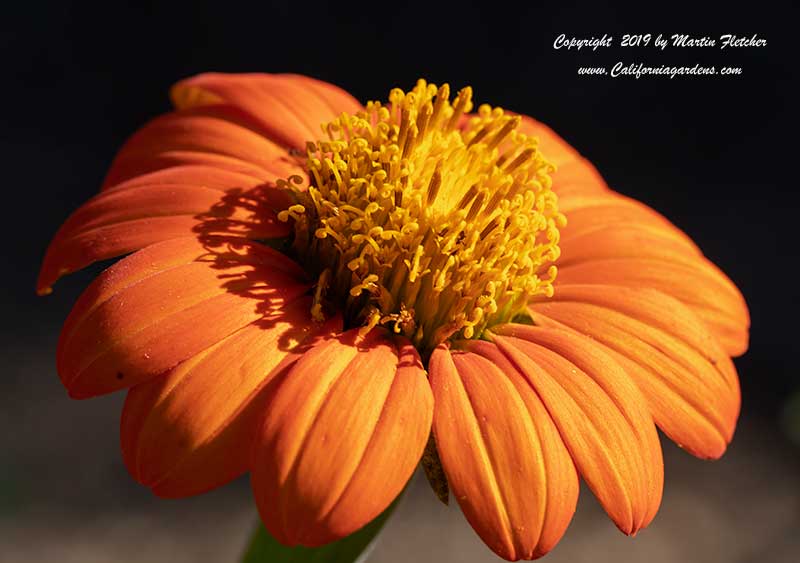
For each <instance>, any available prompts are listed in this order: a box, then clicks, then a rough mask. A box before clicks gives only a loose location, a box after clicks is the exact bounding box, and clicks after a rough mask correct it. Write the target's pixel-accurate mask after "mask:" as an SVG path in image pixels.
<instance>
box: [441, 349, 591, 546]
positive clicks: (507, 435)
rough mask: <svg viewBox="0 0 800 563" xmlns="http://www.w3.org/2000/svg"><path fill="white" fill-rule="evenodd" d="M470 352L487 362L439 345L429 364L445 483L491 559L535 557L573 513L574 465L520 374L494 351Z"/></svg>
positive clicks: (557, 535) (575, 492)
mask: <svg viewBox="0 0 800 563" xmlns="http://www.w3.org/2000/svg"><path fill="white" fill-rule="evenodd" d="M469 349H470V350H474V351H476V352H478V353H480V354H483V355H485V356H486V357H482V356H481V355H478V354H475V353H472V352H466V353H465V352H453V353H451V352H450V351H449V350H448V349H447V348H446V347H444V346H440V347H439V348H437V349H436V350H435V351H434V353H433V355H432V357H431V362H430V374H431V375H430V377H431V387H432V388H433V395H434V398H435V403H436V408H435V411H434V422H433V429H434V434H435V437H436V445H437V448H438V450H439V456H440V458H441V460H442V465H443V467H444V470H445V473H446V474H447V480H448V484H449V486H450V488H451V489H452V491H453V493H454V496H455V498H456V499H457V500H458V502H459V504H460V505H461V508H462V510H463V512H464V515H465V516H466V518H467V520H468V521H469V523H470V524H471V525H472V527H473V528H475V530H476V531H477V532H478V535H480V537H481V538H482V539H483V541H484V542H486V545H488V546H489V548H491V549H492V550H493V551H494V552H495V553H497V554H498V555H500V556H501V557H504V558H505V559H508V560H511V561H515V560H517V559H533V558H535V557H540V556H542V555H544V554H545V553H547V552H548V551H549V550H550V549H552V547H553V546H554V545H555V544H556V543H557V542H558V540H559V539H560V538H561V536H562V535H563V533H564V531H565V530H566V528H567V525H568V524H569V522H570V520H571V518H572V514H573V513H574V511H575V504H576V502H577V499H578V478H577V473H576V471H575V466H574V464H573V462H572V460H571V459H570V456H569V453H568V452H567V450H566V448H565V446H564V443H563V441H562V440H561V438H560V437H559V434H558V431H557V430H556V428H555V425H554V424H553V421H552V419H551V418H550V415H549V414H548V413H547V411H546V410H545V408H544V405H543V404H542V402H541V400H540V399H539V397H538V396H537V395H536V393H535V392H534V391H533V389H532V388H531V387H530V385H529V384H528V383H527V381H525V379H524V378H523V377H522V375H521V374H520V373H519V372H518V371H517V370H516V369H515V368H514V367H513V366H511V364H510V363H509V362H508V361H507V360H506V359H505V358H503V357H502V355H501V354H499V353H498V351H497V348H496V347H495V346H494V345H493V344H489V343H487V342H471V343H469ZM487 358H488V359H487Z"/></svg>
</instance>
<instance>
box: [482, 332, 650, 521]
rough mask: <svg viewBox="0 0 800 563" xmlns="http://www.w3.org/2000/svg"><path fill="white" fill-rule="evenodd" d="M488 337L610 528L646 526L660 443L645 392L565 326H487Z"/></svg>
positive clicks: (596, 346)
mask: <svg viewBox="0 0 800 563" xmlns="http://www.w3.org/2000/svg"><path fill="white" fill-rule="evenodd" d="M491 339H492V340H493V341H494V342H495V344H497V346H498V348H499V349H500V350H501V351H502V352H503V354H505V355H506V356H507V358H508V359H509V360H510V361H511V362H512V363H513V364H514V366H515V367H516V369H518V370H519V371H520V372H521V373H522V374H524V375H525V377H526V378H527V379H528V381H529V383H530V384H531V386H533V388H534V389H535V390H536V392H537V393H538V395H539V397H541V399H542V402H543V403H544V405H545V407H546V408H547V410H548V412H549V413H550V416H552V417H553V420H554V421H555V423H556V426H557V427H558V429H559V432H560V434H561V438H562V439H563V440H564V443H565V444H566V445H567V448H568V449H569V451H570V453H571V454H572V458H573V459H574V460H575V465H576V466H577V468H578V471H579V472H580V474H581V475H582V476H583V478H584V480H585V481H586V483H587V484H588V485H589V488H590V489H591V490H592V492H594V494H595V496H597V498H598V500H599V501H600V503H601V504H602V505H603V508H605V510H606V512H607V513H608V515H609V516H610V517H611V519H612V520H613V521H614V523H615V524H616V525H617V527H618V528H619V529H620V530H621V531H622V532H624V533H626V534H635V533H636V532H637V531H638V530H640V529H642V528H644V527H646V526H647V525H648V524H649V523H650V521H651V520H652V519H653V517H654V516H655V514H656V512H657V511H658V507H659V504H660V502H661V492H662V488H663V483H664V468H663V463H662V458H661V446H660V444H659V441H658V435H657V433H656V429H655V425H654V424H653V419H652V417H651V416H650V413H649V411H648V410H647V403H646V402H645V399H644V397H643V396H642V395H641V392H640V391H639V389H638V388H637V387H636V386H635V385H634V384H633V382H632V381H631V380H630V378H629V377H628V376H627V374H626V373H625V372H624V371H623V370H622V368H621V367H620V366H619V364H617V363H616V362H615V361H614V359H613V358H612V357H611V356H610V355H609V354H608V353H606V352H605V351H604V350H603V349H602V347H600V346H598V345H596V344H594V343H593V342H592V341H591V340H590V339H588V338H586V337H584V336H581V335H577V334H574V333H571V332H567V331H564V330H552V329H543V328H539V327H533V326H527V325H516V324H506V325H500V326H496V327H494V328H492V333H491Z"/></svg>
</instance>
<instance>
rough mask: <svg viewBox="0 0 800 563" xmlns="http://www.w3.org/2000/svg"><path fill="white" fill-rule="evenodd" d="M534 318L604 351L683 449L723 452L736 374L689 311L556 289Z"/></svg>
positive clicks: (661, 299)
mask: <svg viewBox="0 0 800 563" xmlns="http://www.w3.org/2000/svg"><path fill="white" fill-rule="evenodd" d="M531 311H532V314H533V316H534V319H535V320H536V322H537V324H548V323H549V324H553V322H555V323H558V324H559V325H561V326H565V327H569V328H571V329H573V330H576V331H578V332H581V333H583V334H586V335H588V336H590V337H592V338H593V339H594V340H595V341H596V342H598V343H600V344H602V345H603V346H605V347H606V349H607V350H608V351H609V353H610V354H611V355H612V356H614V357H615V359H616V360H617V362H618V363H619V364H620V365H622V366H623V368H624V369H625V371H626V372H627V373H628V374H629V376H630V377H631V378H632V379H633V380H634V381H635V383H636V384H637V386H638V387H639V388H640V389H641V391H642V393H643V394H644V395H645V397H646V398H647V401H648V403H649V405H650V410H651V412H652V413H653V417H654V419H655V421H656V423H657V424H658V426H659V427H660V428H661V429H662V430H663V431H664V432H665V433H666V434H667V436H669V437H670V438H671V439H672V440H674V441H675V442H677V443H678V444H680V445H681V446H682V447H683V448H685V449H686V450H688V451H689V452H691V453H692V454H694V455H696V456H698V457H703V458H718V457H719V456H721V455H722V454H723V453H724V452H725V448H726V447H727V444H728V443H730V441H731V438H732V437H733V431H734V429H735V427H736V419H737V417H738V414H739V405H740V393H739V381H738V377H737V375H736V369H735V368H734V366H733V363H732V362H731V361H730V359H729V358H728V355H727V354H726V352H725V350H724V349H723V348H722V347H721V346H720V345H719V344H718V342H717V339H716V338H715V337H714V335H713V334H712V333H711V332H710V331H709V330H708V329H707V327H706V326H705V325H704V324H703V323H702V322H701V321H700V320H699V319H698V318H697V317H696V316H695V314H694V313H693V312H692V311H691V310H690V309H689V308H688V307H686V306H685V305H683V304H681V303H680V302H678V301H677V300H675V299H674V298H672V297H669V296H668V295H665V294H663V293H661V292H659V291H655V290H649V289H639V288H628V287H617V286H611V285H586V286H580V285H561V286H559V287H558V290H557V291H556V293H555V296H554V297H553V298H552V299H551V300H548V301H547V302H542V303H537V304H535V305H534V306H532V307H531Z"/></svg>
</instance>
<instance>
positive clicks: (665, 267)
mask: <svg viewBox="0 0 800 563" xmlns="http://www.w3.org/2000/svg"><path fill="white" fill-rule="evenodd" d="M558 283H559V285H562V284H564V285H574V284H607V285H619V286H627V287H634V288H651V289H657V290H659V291H661V292H662V293H666V294H667V295H671V296H672V297H675V298H677V299H678V300H679V301H681V302H682V303H684V304H686V305H688V306H689V307H691V308H692V309H693V310H694V312H695V314H696V315H697V316H698V317H699V318H700V319H702V320H703V321H704V322H706V323H707V325H708V327H709V328H710V329H711V330H712V331H713V332H714V333H715V335H716V336H717V337H718V338H719V340H720V343H722V344H723V346H724V347H725V349H726V350H727V351H728V353H729V354H731V355H740V354H743V353H744V352H745V351H746V350H747V341H748V329H749V325H750V319H749V314H748V311H747V305H746V304H745V302H744V298H743V297H742V295H741V293H739V291H738V290H737V289H736V288H735V287H734V286H733V285H732V284H731V283H730V281H729V280H728V279H727V278H726V277H725V276H724V274H722V273H721V272H720V271H719V270H717V269H716V268H715V267H714V266H713V265H712V264H711V263H710V262H708V261H707V260H705V259H698V260H697V261H696V262H695V263H693V264H689V265H687V264H685V263H676V262H669V261H665V260H660V259H653V258H609V259H598V260H592V261H589V262H580V263H574V264H571V265H569V266H566V267H564V268H559V270H558ZM556 291H558V289H556Z"/></svg>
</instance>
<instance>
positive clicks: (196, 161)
mask: <svg viewBox="0 0 800 563" xmlns="http://www.w3.org/2000/svg"><path fill="white" fill-rule="evenodd" d="M279 164H280V165H281V166H289V165H290V164H291V161H290V160H280V161H279ZM281 166H276V167H275V168H276V170H273V171H272V172H269V171H267V170H265V169H264V168H262V167H260V166H258V165H257V164H252V163H250V162H247V161H245V160H241V159H239V158H235V157H232V156H226V155H222V154H215V153H212V152H203V151H201V150H179V149H176V150H170V149H166V150H162V151H160V152H155V153H152V154H147V153H144V154H141V153H140V154H138V155H137V156H136V157H134V158H129V159H124V160H122V161H120V162H119V163H118V164H117V165H116V166H114V167H113V168H112V172H113V173H111V174H107V175H106V178H105V180H103V185H102V186H101V188H100V189H101V190H108V189H111V188H115V187H117V186H120V185H122V184H127V183H128V182H131V183H134V184H136V183H156V182H155V181H152V182H151V180H159V179H163V182H162V183H169V182H173V183H174V182H176V181H177V182H183V183H192V184H199V185H201V186H205V187H209V188H210V187H214V186H219V187H228V186H239V185H240V184H241V183H242V182H241V181H240V180H239V179H237V178H236V177H234V180H233V182H231V180H230V179H229V178H230V176H226V173H227V174H236V175H239V178H242V177H244V181H245V183H249V182H250V181H251V180H252V179H253V178H257V179H258V180H260V182H259V183H272V182H275V180H276V179H278V178H282V177H283V176H279V175H278V174H277V172H279V171H280V169H281ZM289 172H291V174H297V175H300V176H303V177H305V172H303V170H302V168H301V167H300V164H299V163H297V165H296V167H293V168H290V169H289ZM151 175H152V176H151ZM220 175H221V176H222V178H221V180H220V179H218V178H217V177H218V176H220Z"/></svg>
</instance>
